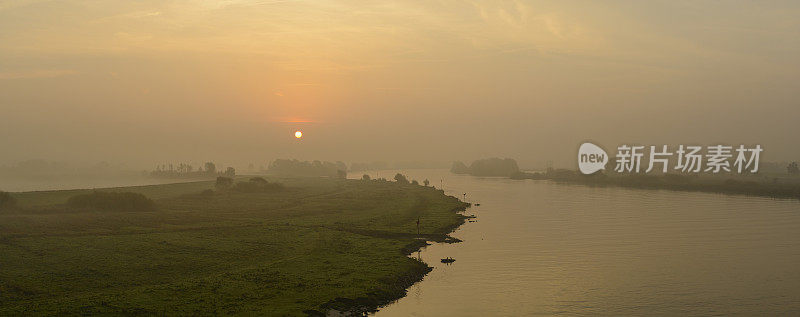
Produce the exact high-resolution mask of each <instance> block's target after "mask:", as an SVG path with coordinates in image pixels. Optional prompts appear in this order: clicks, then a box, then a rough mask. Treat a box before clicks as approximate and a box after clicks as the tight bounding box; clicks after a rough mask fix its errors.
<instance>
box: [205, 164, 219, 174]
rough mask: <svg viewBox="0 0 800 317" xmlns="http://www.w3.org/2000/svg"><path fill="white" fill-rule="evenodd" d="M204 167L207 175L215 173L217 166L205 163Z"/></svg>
mask: <svg viewBox="0 0 800 317" xmlns="http://www.w3.org/2000/svg"><path fill="white" fill-rule="evenodd" d="M204 166H205V170H206V173H207V174H214V173H216V172H217V165H215V164H214V162H206V164H205V165H204Z"/></svg>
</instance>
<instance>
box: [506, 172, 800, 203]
mask: <svg viewBox="0 0 800 317" xmlns="http://www.w3.org/2000/svg"><path fill="white" fill-rule="evenodd" d="M510 178H511V179H516V180H522V179H533V180H551V181H555V182H558V183H564V184H578V185H586V186H599V187H604V186H616V187H625V188H641V189H665V190H676V191H693V192H708V193H720V194H730V195H746V196H760V197H770V198H793V199H800V179H798V178H796V177H795V178H788V177H784V178H776V177H759V176H749V177H746V176H738V175H734V176H731V177H726V176H723V175H683V174H663V175H645V174H634V175H629V174H610V175H606V174H602V173H597V174H593V175H582V174H579V173H577V172H575V171H571V170H553V171H549V172H546V173H524V172H519V173H515V174H514V175H512V176H511V177H510Z"/></svg>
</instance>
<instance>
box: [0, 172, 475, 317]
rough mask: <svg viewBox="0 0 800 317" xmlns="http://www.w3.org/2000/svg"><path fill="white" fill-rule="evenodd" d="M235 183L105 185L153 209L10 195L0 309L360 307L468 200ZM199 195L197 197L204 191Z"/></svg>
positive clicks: (286, 311)
mask: <svg viewBox="0 0 800 317" xmlns="http://www.w3.org/2000/svg"><path fill="white" fill-rule="evenodd" d="M268 181H270V182H279V183H282V184H283V185H284V189H283V190H279V191H271V192H255V193H243V192H235V191H223V190H217V191H214V192H211V194H209V191H208V190H209V189H212V188H214V183H213V182H193V183H179V184H166V185H153V186H138V187H125V188H115V189H108V190H110V191H125V192H136V193H141V194H144V195H145V196H147V197H149V198H151V199H153V200H154V202H155V206H156V207H155V210H154V211H141V212H137V211H129V212H116V211H98V210H77V209H74V208H69V207H67V206H66V205H65V202H66V201H67V200H68V199H69V198H70V197H72V196H75V195H79V194H84V193H90V192H91V190H72V191H49V192H26V193H14V194H13V196H14V197H15V198H16V199H17V201H18V206H19V207H18V210H12V211H5V212H2V213H0V253H2V254H3V257H0V267H3V270H2V272H0V301H2V302H3V305H2V307H0V314H3V315H5V314H11V315H13V314H21V313H27V314H164V313H170V314H182V315H209V314H258V315H295V316H297V315H299V316H302V315H306V314H322V313H324V312H325V311H326V310H328V309H336V310H338V311H352V312H363V311H370V310H374V309H375V308H376V307H378V306H380V305H383V304H386V303H388V302H390V301H392V300H395V299H397V298H399V297H402V296H404V295H405V292H406V288H407V287H408V286H410V285H411V284H413V283H414V282H416V281H419V280H420V279H421V278H422V277H423V276H424V275H425V274H427V273H428V272H429V271H430V269H431V268H430V267H428V266H427V265H426V264H425V263H422V262H420V261H418V260H415V259H412V258H409V257H408V256H407V255H408V254H409V253H411V252H413V251H415V250H417V249H418V248H419V247H421V246H423V245H424V244H425V242H424V240H418V239H417V224H416V223H417V219H420V226H419V233H420V236H421V237H423V238H424V239H428V240H440V241H446V240H451V238H449V236H448V235H447V234H448V233H449V232H451V231H452V230H453V229H454V228H456V227H457V226H459V225H460V224H462V223H463V222H464V219H465V216H463V215H461V214H459V213H458V211H460V210H464V208H466V207H467V204H465V203H463V202H460V201H459V200H458V199H456V198H454V197H450V196H446V195H444V194H443V192H441V191H440V190H436V189H434V188H432V187H423V186H415V185H404V184H397V183H394V182H385V181H359V180H344V179H320V178H307V179H290V178H282V179H277V178H269V179H268ZM200 193H204V194H200Z"/></svg>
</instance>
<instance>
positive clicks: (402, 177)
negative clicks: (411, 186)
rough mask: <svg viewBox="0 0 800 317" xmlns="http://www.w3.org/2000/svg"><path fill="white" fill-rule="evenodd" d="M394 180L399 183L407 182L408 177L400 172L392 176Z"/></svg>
mask: <svg viewBox="0 0 800 317" xmlns="http://www.w3.org/2000/svg"><path fill="white" fill-rule="evenodd" d="M394 180H396V181H397V182H398V183H401V184H408V178H406V176H405V175H403V174H400V173H397V175H395V176H394Z"/></svg>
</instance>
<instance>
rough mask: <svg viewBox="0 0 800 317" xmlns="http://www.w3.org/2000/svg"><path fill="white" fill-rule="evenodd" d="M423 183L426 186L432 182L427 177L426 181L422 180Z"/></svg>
mask: <svg viewBox="0 0 800 317" xmlns="http://www.w3.org/2000/svg"><path fill="white" fill-rule="evenodd" d="M422 184H423V185H425V187H428V185H430V184H431V182H430V181H429V180H428V179H427V178H426V179H425V180H424V181H422Z"/></svg>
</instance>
